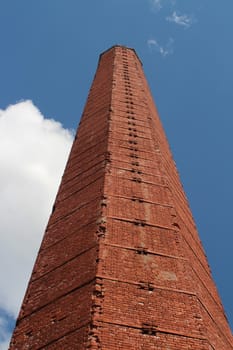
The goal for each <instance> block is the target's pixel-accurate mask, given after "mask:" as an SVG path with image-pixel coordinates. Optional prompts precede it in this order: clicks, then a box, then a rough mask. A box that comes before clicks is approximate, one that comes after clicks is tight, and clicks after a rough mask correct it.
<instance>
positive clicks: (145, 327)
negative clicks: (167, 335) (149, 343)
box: [141, 323, 157, 336]
mask: <svg viewBox="0 0 233 350" xmlns="http://www.w3.org/2000/svg"><path fill="white" fill-rule="evenodd" d="M141 333H142V334H145V335H150V336H156V333H157V330H156V326H153V325H150V324H147V323H144V324H142V328H141Z"/></svg>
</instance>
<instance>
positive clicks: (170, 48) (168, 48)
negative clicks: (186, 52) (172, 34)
mask: <svg viewBox="0 0 233 350" xmlns="http://www.w3.org/2000/svg"><path fill="white" fill-rule="evenodd" d="M147 46H148V47H149V49H150V50H155V51H157V52H159V53H160V55H161V56H163V57H166V56H169V55H171V54H173V52H174V39H173V38H170V39H169V40H168V42H167V43H166V45H164V46H162V45H160V44H159V43H158V41H157V40H156V39H154V38H151V39H148V40H147Z"/></svg>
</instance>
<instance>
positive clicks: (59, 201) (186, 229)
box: [10, 46, 233, 350]
mask: <svg viewBox="0 0 233 350" xmlns="http://www.w3.org/2000/svg"><path fill="white" fill-rule="evenodd" d="M232 345H233V343H232V335H231V332H230V329H229V326H228V324H227V321H226V319H225V316H224V311H223V308H222V305H221V301H220V299H219V296H218V293H217V290H216V287H215V285H214V282H213V280H212V277H211V274H210V270H209V266H208V263H207V261H206V257H205V254H204V251H203V248H202V245H201V242H200V239H199V237H198V233H197V231H196V228H195V224H194V221H193V218H192V214H191V212H190V209H189V207H188V203H187V200H186V197H185V194H184V192H183V189H182V185H181V183H180V180H179V176H178V173H177V170H176V167H175V163H174V161H173V159H172V156H171V153H170V150H169V146H168V143H167V141H166V136H165V134H164V131H163V128H162V125H161V122H160V120H159V117H158V114H157V111H156V108H155V106H154V103H153V100H152V97H151V95H150V91H149V88H148V85H147V82H146V80H145V77H144V74H143V71H142V67H141V63H140V61H139V59H138V57H137V55H136V54H135V52H134V50H132V49H126V48H124V47H120V46H116V47H113V48H112V49H110V50H108V51H106V52H105V53H104V54H102V55H101V58H100V61H99V65H98V69H97V73H96V76H95V79H94V82H93V85H92V88H91V90H90V94H89V96H88V101H87V104H86V107H85V109H84V113H83V116H82V119H81V123H80V126H79V129H78V132H77V137H76V139H75V141H74V145H73V147H72V150H71V154H70V157H69V160H68V163H67V167H66V170H65V173H64V176H63V178H62V182H61V186H60V189H59V192H58V195H57V198H56V202H55V205H54V210H53V213H52V215H51V217H50V220H49V223H48V227H47V230H46V233H45V236H44V239H43V242H42V245H41V248H40V251H39V254H38V257H37V261H36V264H35V267H34V269H33V273H32V277H31V280H30V283H29V287H28V290H27V293H26V296H25V299H24V302H23V306H22V309H21V312H20V315H19V318H18V321H17V327H16V329H15V333H14V336H13V339H12V343H11V347H10V349H11V350H12V349H33V350H36V349H38V350H39V349H49V350H52V349H62V350H64V349H67V350H68V349H80V350H81V349H83V350H84V349H93V350H94V349H102V350H116V349H117V350H124V349H127V350H128V349H129V350H130V349H137V350H139V349H140V350H141V349H153V350H154V349H161V350H175V349H177V350H186V349H193V350H222V349H229V350H230V349H232Z"/></svg>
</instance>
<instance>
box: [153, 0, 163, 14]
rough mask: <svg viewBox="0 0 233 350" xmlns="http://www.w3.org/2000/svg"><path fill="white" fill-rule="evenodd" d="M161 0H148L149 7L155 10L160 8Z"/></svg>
mask: <svg viewBox="0 0 233 350" xmlns="http://www.w3.org/2000/svg"><path fill="white" fill-rule="evenodd" d="M162 1H163V0H150V4H151V9H152V10H153V11H155V12H157V11H159V10H161V8H162Z"/></svg>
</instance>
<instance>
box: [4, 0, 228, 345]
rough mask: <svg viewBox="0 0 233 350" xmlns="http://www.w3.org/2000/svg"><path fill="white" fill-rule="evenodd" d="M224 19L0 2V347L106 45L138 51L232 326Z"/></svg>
mask: <svg viewBox="0 0 233 350" xmlns="http://www.w3.org/2000/svg"><path fill="white" fill-rule="evenodd" d="M232 12H233V3H232V1H229V0H228V1H225V2H224V4H222V3H221V4H220V3H219V1H213V0H189V1H187V0H186V1H184V0H151V1H150V0H99V1H94V0H93V1H88V0H85V1H77V0H66V1H65V0H40V1H32V0H20V1H17V0H2V1H1V2H0V42H1V56H0V62H1V64H0V77H1V86H2V88H1V93H0V130H1V128H2V131H0V136H1V138H0V148H1V151H0V161H1V164H2V167H3V168H2V169H3V171H2V174H1V175H0V180H1V181H0V183H1V185H0V191H1V198H2V199H4V201H2V203H4V205H3V204H2V205H1V206H0V210H1V213H2V219H4V220H2V219H1V222H2V223H0V246H1V248H0V252H1V264H0V265H1V266H2V268H1V269H2V270H1V273H2V276H4V278H2V280H1V282H0V290H1V291H2V292H0V326H1V325H2V329H3V331H0V349H6V348H7V345H6V344H7V341H8V338H9V336H10V330H11V327H12V323H13V320H14V317H15V315H17V312H18V308H19V305H20V303H21V299H22V295H23V292H24V289H25V285H26V283H27V282H26V281H27V278H28V276H29V274H30V271H31V268H32V262H33V261H34V259H35V254H36V251H37V250H38V248H39V242H40V240H41V235H42V233H43V230H44V226H45V224H46V222H47V219H48V215H49V212H50V209H51V206H52V202H53V199H54V195H55V193H56V190H57V186H58V183H59V179H60V177H61V172H62V169H63V167H64V163H65V159H66V157H67V154H68V150H69V147H70V144H71V141H72V132H70V131H69V130H73V129H76V126H77V124H78V122H79V118H80V115H81V113H82V109H83V107H84V103H85V101H86V97H87V93H88V89H89V87H90V84H91V81H92V79H93V75H94V73H95V70H96V65H97V61H98V56H99V54H100V53H101V52H102V51H104V50H106V49H107V48H109V47H111V46H113V45H114V44H123V45H126V46H129V47H133V48H135V49H136V51H137V53H138V55H139V57H140V58H141V60H142V62H143V67H144V71H145V74H146V77H147V79H148V81H149V84H150V87H151V90H152V94H153V96H154V99H155V101H156V105H157V107H158V110H159V114H160V117H161V120H162V122H163V125H164V128H165V131H166V134H167V136H168V139H169V142H170V146H171V149H172V151H173V155H174V158H175V161H176V163H177V166H178V170H179V172H180V176H181V179H182V183H183V185H184V188H185V191H186V194H187V196H188V199H189V202H190V206H191V208H192V212H193V215H194V219H195V221H196V224H197V227H198V231H199V234H200V237H201V240H202V242H203V244H204V247H205V250H206V253H207V256H208V260H209V263H210V266H211V269H212V273H213V276H214V279H215V281H216V284H217V287H218V290H219V293H220V295H221V298H222V301H223V304H224V307H225V310H226V313H227V316H228V319H229V322H230V324H231V327H233V306H232V295H233V279H232V269H231V267H232V252H231V251H232V244H233V235H232V223H231V217H232V203H233V186H232V178H233V163H232V149H233V138H232V131H233V118H232V110H233V107H232V100H233V65H232V62H233V41H232V30H233V28H232V27H233V24H232V23H233V22H232ZM9 106H11V107H9ZM51 119H52V120H51ZM58 122H59V123H61V124H62V125H61V124H59V123H58ZM43 142H44V143H43ZM58 150H59V151H58ZM35 159H36V160H37V161H36V162H35ZM52 162H53V164H51V163H52ZM19 189H20V190H19ZM32 202H33V205H32ZM5 203H6V204H5ZM12 218H14V219H13V220H12ZM17 276H20V278H19V279H18V280H17ZM16 281H17V283H16ZM0 328H1V327H0Z"/></svg>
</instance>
